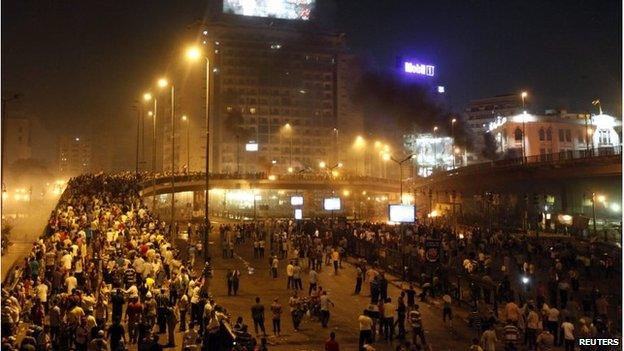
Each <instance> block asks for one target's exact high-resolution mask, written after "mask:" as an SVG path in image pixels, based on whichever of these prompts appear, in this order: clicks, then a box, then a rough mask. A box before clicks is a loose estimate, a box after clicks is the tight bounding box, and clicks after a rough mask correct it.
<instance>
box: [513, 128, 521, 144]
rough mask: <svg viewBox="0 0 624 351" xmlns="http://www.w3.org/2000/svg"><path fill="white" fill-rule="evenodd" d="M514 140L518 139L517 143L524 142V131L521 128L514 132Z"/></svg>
mask: <svg viewBox="0 0 624 351" xmlns="http://www.w3.org/2000/svg"><path fill="white" fill-rule="evenodd" d="M514 138H515V139H516V141H521V140H522V130H521V129H520V128H516V130H515V131H514Z"/></svg>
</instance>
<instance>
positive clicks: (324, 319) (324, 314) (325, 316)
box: [320, 291, 334, 328]
mask: <svg viewBox="0 0 624 351" xmlns="http://www.w3.org/2000/svg"><path fill="white" fill-rule="evenodd" d="M320 305H321V325H322V326H323V328H327V323H329V305H332V306H334V303H333V302H332V301H331V300H330V299H329V296H327V291H323V294H322V295H321V299H320Z"/></svg>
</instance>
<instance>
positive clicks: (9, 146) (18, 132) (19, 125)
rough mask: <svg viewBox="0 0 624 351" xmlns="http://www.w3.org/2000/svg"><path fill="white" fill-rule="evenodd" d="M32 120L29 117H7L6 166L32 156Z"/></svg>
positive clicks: (5, 134) (5, 135) (5, 133)
mask: <svg viewBox="0 0 624 351" xmlns="http://www.w3.org/2000/svg"><path fill="white" fill-rule="evenodd" d="M30 127H31V126H30V121H29V120H28V119H27V118H7V119H6V123H5V128H6V132H4V131H3V132H4V136H3V137H4V138H5V139H4V142H5V145H4V148H5V149H4V153H5V157H4V159H3V160H4V162H5V164H4V165H3V166H4V167H7V166H9V165H10V164H12V163H13V162H15V161H17V160H22V159H28V158H30V157H31V152H32V151H31V150H32V147H31V137H30Z"/></svg>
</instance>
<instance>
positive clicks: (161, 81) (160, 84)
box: [158, 78, 169, 88]
mask: <svg viewBox="0 0 624 351" xmlns="http://www.w3.org/2000/svg"><path fill="white" fill-rule="evenodd" d="M168 85H169V81H168V80H167V78H160V79H159V80H158V87H159V88H166V87H167V86H168Z"/></svg>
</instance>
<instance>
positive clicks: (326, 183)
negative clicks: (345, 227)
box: [141, 172, 400, 197]
mask: <svg viewBox="0 0 624 351" xmlns="http://www.w3.org/2000/svg"><path fill="white" fill-rule="evenodd" d="M205 179H206V177H205V173H203V172H202V173H194V174H176V175H175V176H174V177H173V191H174V192H175V193H178V192H189V191H192V192H201V191H204V190H205ZM209 182H210V184H209V185H210V189H224V190H233V189H239V190H250V189H259V190H295V191H308V190H314V191H319V190H320V191H323V190H326V191H344V190H349V191H368V192H372V193H380V194H381V193H384V194H392V193H395V194H398V193H399V192H400V184H399V181H398V180H396V179H384V178H375V177H365V176H337V177H333V176H329V175H311V174H284V175H270V176H269V175H266V174H264V173H257V174H256V173H254V174H210V179H209ZM141 185H142V191H141V195H142V196H146V197H147V196H152V195H154V194H155V195H162V194H170V193H171V191H172V176H171V175H170V174H169V175H168V174H161V175H156V177H155V178H150V179H145V180H144V181H143V182H142V183H141Z"/></svg>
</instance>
